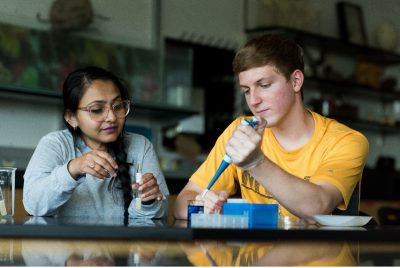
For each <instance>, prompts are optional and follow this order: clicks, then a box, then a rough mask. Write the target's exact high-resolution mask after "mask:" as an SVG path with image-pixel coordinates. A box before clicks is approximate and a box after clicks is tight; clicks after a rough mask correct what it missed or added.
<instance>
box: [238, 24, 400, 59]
mask: <svg viewBox="0 0 400 268" xmlns="http://www.w3.org/2000/svg"><path fill="white" fill-rule="evenodd" d="M246 33H247V35H248V36H250V37H251V36H256V35H260V34H262V33H275V34H282V35H285V36H287V37H289V38H292V39H294V40H296V42H298V43H299V44H301V45H310V46H317V47H319V48H320V49H321V50H324V51H327V50H330V51H335V52H337V53H342V54H347V55H349V56H352V57H354V56H356V55H362V56H363V57H364V58H365V59H367V60H368V61H370V62H374V63H378V64H381V65H393V64H400V55H399V54H396V53H393V52H390V51H386V50H382V49H378V48H374V47H368V46H363V45H357V44H351V43H348V42H346V41H344V40H342V39H339V38H333V37H328V36H324V35H319V34H314V33H309V32H305V31H301V30H297V29H291V28H287V27H262V28H255V29H248V30H246Z"/></svg>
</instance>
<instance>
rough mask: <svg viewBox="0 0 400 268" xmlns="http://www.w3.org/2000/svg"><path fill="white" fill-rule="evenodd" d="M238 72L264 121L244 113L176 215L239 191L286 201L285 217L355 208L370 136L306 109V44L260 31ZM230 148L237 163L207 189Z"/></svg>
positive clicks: (242, 53)
mask: <svg viewBox="0 0 400 268" xmlns="http://www.w3.org/2000/svg"><path fill="white" fill-rule="evenodd" d="M233 70H234V72H235V74H237V75H238V78H239V84H240V88H241V91H242V92H243V94H244V96H245V99H246V102H247V105H248V107H249V109H250V111H251V112H252V113H253V114H254V116H255V117H256V118H257V119H258V122H259V123H258V125H257V126H256V127H255V128H252V127H251V126H249V125H241V123H240V122H241V121H242V119H243V117H239V118H237V119H236V120H234V121H233V122H232V123H231V124H230V126H228V127H227V128H226V130H225V131H224V132H223V133H222V135H221V136H220V137H219V138H218V140H217V142H216V144H215V146H214V148H213V149H212V150H211V152H210V154H209V156H208V158H207V160H206V161H205V162H204V163H203V164H202V165H201V166H200V168H199V169H198V170H197V171H196V172H195V173H194V174H193V175H192V177H191V178H190V180H189V182H188V183H187V185H186V186H185V187H184V189H183V190H182V191H181V193H180V194H179V195H178V198H177V202H176V205H175V211H174V215H175V217H176V218H178V219H185V218H186V217H187V200H189V199H194V198H196V199H203V200H204V209H205V212H206V213H215V212H219V211H221V209H222V206H223V203H224V202H225V201H226V200H227V198H228V197H229V196H232V195H235V194H241V196H242V198H245V199H247V200H248V201H249V202H251V203H279V204H280V206H279V214H280V215H281V216H289V217H291V218H294V219H298V218H302V219H305V220H306V221H309V222H313V220H312V216H313V215H315V214H330V213H332V212H333V211H334V210H335V209H336V208H337V209H339V210H341V211H344V210H347V209H348V207H349V203H350V199H351V196H352V193H353V191H354V189H357V190H358V187H359V182H360V180H361V175H362V171H363V168H364V165H365V162H366V160H367V156H368V147H369V145H368V141H367V139H366V138H365V137H364V136H363V135H362V134H361V133H359V132H357V131H355V130H352V129H350V128H349V127H347V126H345V125H343V124H341V123H338V122H337V121H335V120H333V119H329V118H326V117H323V116H321V115H319V114H317V113H314V112H312V111H309V110H307V109H306V108H305V106H304V103H303V97H302V87H303V82H304V61H303V53H302V49H301V47H299V46H298V45H297V44H296V43H294V42H293V41H291V40H288V39H285V38H283V37H281V36H278V35H264V36H261V37H257V38H255V39H253V40H251V41H249V42H248V43H247V44H246V45H245V46H244V47H243V48H241V49H240V50H239V51H238V52H237V54H236V56H235V59H234V61H233ZM225 153H226V154H227V155H229V156H230V157H231V158H232V161H233V163H232V164H231V165H230V166H229V167H228V168H227V169H226V170H225V171H224V172H223V173H222V175H221V176H220V178H219V179H218V180H217V182H216V183H215V184H214V186H213V187H212V188H211V190H210V191H207V190H205V189H206V187H207V185H208V183H209V182H210V180H211V178H212V176H213V175H214V173H215V171H216V170H217V168H218V166H219V164H220V162H221V160H222V158H223V156H224V154H225ZM356 199H357V200H356V201H357V202H358V196H357V198H356ZM356 206H358V204H357V205H356Z"/></svg>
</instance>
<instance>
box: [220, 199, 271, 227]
mask: <svg viewBox="0 0 400 268" xmlns="http://www.w3.org/2000/svg"><path fill="white" fill-rule="evenodd" d="M223 214H224V215H241V216H248V224H249V227H250V228H252V227H263V226H277V225H278V204H252V203H248V202H246V201H245V200H242V199H238V200H228V202H226V203H225V204H224V208H223Z"/></svg>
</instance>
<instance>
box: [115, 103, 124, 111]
mask: <svg viewBox="0 0 400 268" xmlns="http://www.w3.org/2000/svg"><path fill="white" fill-rule="evenodd" d="M123 108H124V106H123V105H122V103H118V104H114V111H119V110H122V109H123Z"/></svg>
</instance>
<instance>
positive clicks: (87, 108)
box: [76, 100, 132, 122]
mask: <svg viewBox="0 0 400 268" xmlns="http://www.w3.org/2000/svg"><path fill="white" fill-rule="evenodd" d="M121 103H126V104H127V106H128V111H127V112H126V114H125V115H124V116H123V117H118V116H117V115H116V114H115V111H114V109H115V106H116V105H117V104H121ZM131 103H132V102H131V101H130V100H123V101H121V102H120V103H115V104H113V105H111V107H110V106H107V105H104V107H105V108H107V113H106V114H105V115H104V118H103V119H102V120H100V121H98V120H94V119H93V118H92V111H91V109H90V108H91V107H90V106H93V105H94V104H89V105H87V106H86V107H78V108H76V109H77V110H80V111H85V112H88V113H89V117H90V119H91V120H93V121H95V122H102V121H104V120H106V118H107V116H108V113H109V112H110V110H112V111H113V113H114V115H115V117H117V118H126V117H127V116H128V114H129V112H130V111H131ZM106 106H107V107H106Z"/></svg>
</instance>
